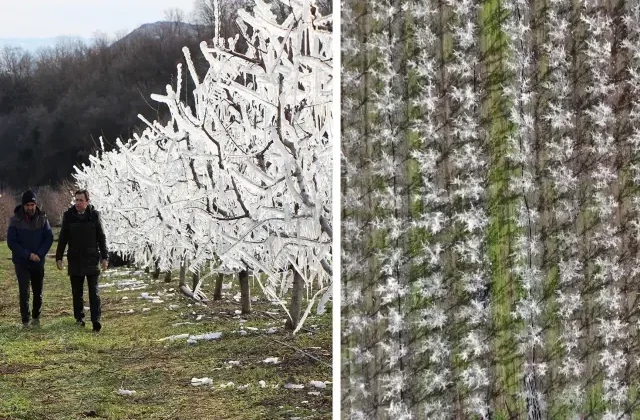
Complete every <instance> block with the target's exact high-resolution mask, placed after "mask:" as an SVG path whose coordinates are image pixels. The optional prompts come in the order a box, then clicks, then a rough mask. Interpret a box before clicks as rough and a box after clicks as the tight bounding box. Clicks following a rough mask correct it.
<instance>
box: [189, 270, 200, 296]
mask: <svg viewBox="0 0 640 420" xmlns="http://www.w3.org/2000/svg"><path fill="white" fill-rule="evenodd" d="M199 281H200V276H199V275H198V273H193V275H192V276H191V284H192V287H191V290H193V293H195V292H196V287H198V282H199Z"/></svg>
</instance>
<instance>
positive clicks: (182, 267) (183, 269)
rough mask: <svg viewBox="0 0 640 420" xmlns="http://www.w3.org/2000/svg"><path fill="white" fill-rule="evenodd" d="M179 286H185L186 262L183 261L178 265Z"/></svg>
mask: <svg viewBox="0 0 640 420" xmlns="http://www.w3.org/2000/svg"><path fill="white" fill-rule="evenodd" d="M179 282H180V283H179V286H185V285H186V284H187V261H183V262H182V264H180V279H179Z"/></svg>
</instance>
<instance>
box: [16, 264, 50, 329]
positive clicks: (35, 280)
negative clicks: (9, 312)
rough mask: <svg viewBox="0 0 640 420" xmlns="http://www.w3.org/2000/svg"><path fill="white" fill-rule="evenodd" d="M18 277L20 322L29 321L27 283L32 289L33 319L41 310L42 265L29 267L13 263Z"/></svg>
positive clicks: (38, 315)
mask: <svg viewBox="0 0 640 420" xmlns="http://www.w3.org/2000/svg"><path fill="white" fill-rule="evenodd" d="M15 269H16V277H17V278H18V290H19V291H20V316H21V317H22V322H29V284H31V290H32V291H33V309H32V312H31V316H32V317H33V319H37V318H39V317H40V313H41V312H42V280H43V279H44V267H42V268H31V267H25V266H23V265H18V264H16V265H15Z"/></svg>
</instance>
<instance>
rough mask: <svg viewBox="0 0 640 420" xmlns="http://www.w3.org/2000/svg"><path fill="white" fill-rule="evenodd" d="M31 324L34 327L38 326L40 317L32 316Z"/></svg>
mask: <svg viewBox="0 0 640 420" xmlns="http://www.w3.org/2000/svg"><path fill="white" fill-rule="evenodd" d="M31 326H32V327H36V328H40V318H33V319H32V320H31Z"/></svg>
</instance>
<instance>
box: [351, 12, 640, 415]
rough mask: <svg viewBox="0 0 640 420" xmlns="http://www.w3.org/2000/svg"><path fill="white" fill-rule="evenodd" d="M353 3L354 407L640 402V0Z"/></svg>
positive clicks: (524, 411) (442, 411)
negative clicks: (613, 0)
mask: <svg viewBox="0 0 640 420" xmlns="http://www.w3.org/2000/svg"><path fill="white" fill-rule="evenodd" d="M342 22H343V31H342V35H343V41H342V50H343V57H344V58H343V62H342V63H343V79H342V85H343V92H342V100H343V108H342V109H343V114H342V127H343V133H342V151H343V162H342V170H343V180H344V181H343V185H342V192H343V198H342V200H343V201H342V202H343V214H342V220H343V222H342V232H343V238H342V261H343V273H342V276H343V289H342V293H343V296H342V303H343V308H342V319H343V325H342V330H343V333H344V334H343V349H344V356H345V360H346V363H344V364H343V373H342V378H343V379H342V384H343V401H342V403H343V406H342V409H343V413H344V415H345V418H350V419H369V418H371V419H373V418H376V419H382V418H390V419H405V420H407V419H460V418H469V419H497V418H510V419H528V420H529V419H543V418H544V419H584V418H590V419H608V420H613V419H631V418H637V417H638V415H640V398H639V397H638V395H639V391H640V379H639V378H640V369H639V366H640V358H639V357H638V355H639V354H640V329H639V326H640V323H639V322H640V311H639V309H640V307H639V305H638V303H639V302H638V296H639V295H640V294H639V292H640V270H639V269H638V267H640V259H639V258H638V257H639V254H638V252H639V251H640V249H639V244H640V235H639V233H640V229H639V228H640V213H639V210H640V162H639V160H638V159H639V158H640V154H639V152H640V99H639V98H640V96H639V94H640V3H638V2H637V1H630V0H627V1H618V2H608V1H604V0H581V1H569V0H552V1H550V2H543V1H522V0H505V1H501V2H480V1H478V0H459V1H458V0H456V1H453V0H445V1H436V0H415V1H410V2H406V1H398V0H371V1H367V2H359V1H351V0H349V1H346V2H345V4H344V5H343V8H342Z"/></svg>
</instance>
